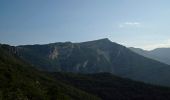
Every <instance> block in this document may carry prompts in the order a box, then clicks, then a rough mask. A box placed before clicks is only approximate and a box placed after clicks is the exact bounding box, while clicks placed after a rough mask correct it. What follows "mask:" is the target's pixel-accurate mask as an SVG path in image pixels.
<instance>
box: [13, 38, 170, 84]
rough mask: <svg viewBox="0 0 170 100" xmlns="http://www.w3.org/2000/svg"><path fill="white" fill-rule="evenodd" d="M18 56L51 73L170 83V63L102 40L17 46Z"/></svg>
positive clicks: (107, 40)
mask: <svg viewBox="0 0 170 100" xmlns="http://www.w3.org/2000/svg"><path fill="white" fill-rule="evenodd" d="M16 48H17V51H16V52H17V55H18V56H19V57H20V58H21V59H23V60H25V61H26V62H29V63H30V64H32V65H33V66H35V67H36V68H38V69H39V70H43V71H49V72H74V73H99V72H109V73H113V74H115V75H118V76H120V77H126V78H130V79H134V80H138V81H144V82H148V83H152V84H158V85H165V86H170V78H169V77H170V66H169V65H167V64H164V63H161V62H158V61H156V60H152V59H149V58H146V57H143V56H141V55H139V54H137V53H135V52H133V51H131V50H129V49H128V48H126V47H125V46H122V45H120V44H117V43H114V42H111V41H110V40H109V39H107V38H105V39H100V40H94V41H88V42H82V43H71V42H64V43H61V42H59V43H51V44H45V45H23V46H17V47H16Z"/></svg>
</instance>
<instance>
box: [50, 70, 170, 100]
mask: <svg viewBox="0 0 170 100" xmlns="http://www.w3.org/2000/svg"><path fill="white" fill-rule="evenodd" d="M51 75H52V76H54V77H55V78H56V79H57V80H61V81H62V82H64V83H66V84H71V85H73V86H76V87H77V88H79V89H81V90H84V91H86V92H88V93H92V94H95V95H97V96H99V97H100V98H102V99H103V100H170V88H168V87H160V86H154V85H150V84H144V83H141V82H136V81H132V80H129V79H124V78H120V77H117V76H114V75H112V74H109V73H98V74H74V73H53V74H51Z"/></svg>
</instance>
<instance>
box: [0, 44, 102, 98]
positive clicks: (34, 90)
mask: <svg viewBox="0 0 170 100" xmlns="http://www.w3.org/2000/svg"><path fill="white" fill-rule="evenodd" d="M16 50H17V49H16V48H15V47H10V46H8V45H0V53H1V54H0V100H99V98H98V97H96V96H94V95H91V94H88V93H87V92H83V91H81V90H79V89H76V88H74V87H72V86H70V85H66V84H64V83H62V82H60V81H59V80H55V79H53V78H51V77H50V76H48V75H45V74H44V73H42V72H39V71H37V70H35V69H34V68H33V67H31V66H30V65H29V64H27V63H25V62H23V61H22V60H21V59H19V58H18V57H17V56H16V55H15V54H16V52H15V51H16Z"/></svg>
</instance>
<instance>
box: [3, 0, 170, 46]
mask: <svg viewBox="0 0 170 100" xmlns="http://www.w3.org/2000/svg"><path fill="white" fill-rule="evenodd" d="M169 5H170V0H0V43H7V44H11V45H21V44H39V43H40V44H46V43H51V42H64V41H72V42H82V41H88V40H96V39H100V38H109V39H110V40H111V41H113V42H117V43H120V44H123V45H125V46H128V47H129V46H133V47H140V48H144V49H153V48H156V47H167V46H168V47H170V28H169V27H170V6H169Z"/></svg>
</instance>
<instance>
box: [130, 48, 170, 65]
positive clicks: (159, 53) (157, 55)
mask: <svg viewBox="0 0 170 100" xmlns="http://www.w3.org/2000/svg"><path fill="white" fill-rule="evenodd" d="M129 49H130V50H132V51H134V52H136V53H138V54H140V55H142V56H145V57H148V58H151V59H154V60H157V61H160V62H162V63H165V64H168V65H170V48H157V49H154V50H151V51H147V50H143V49H140V48H133V47H131V48H129Z"/></svg>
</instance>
